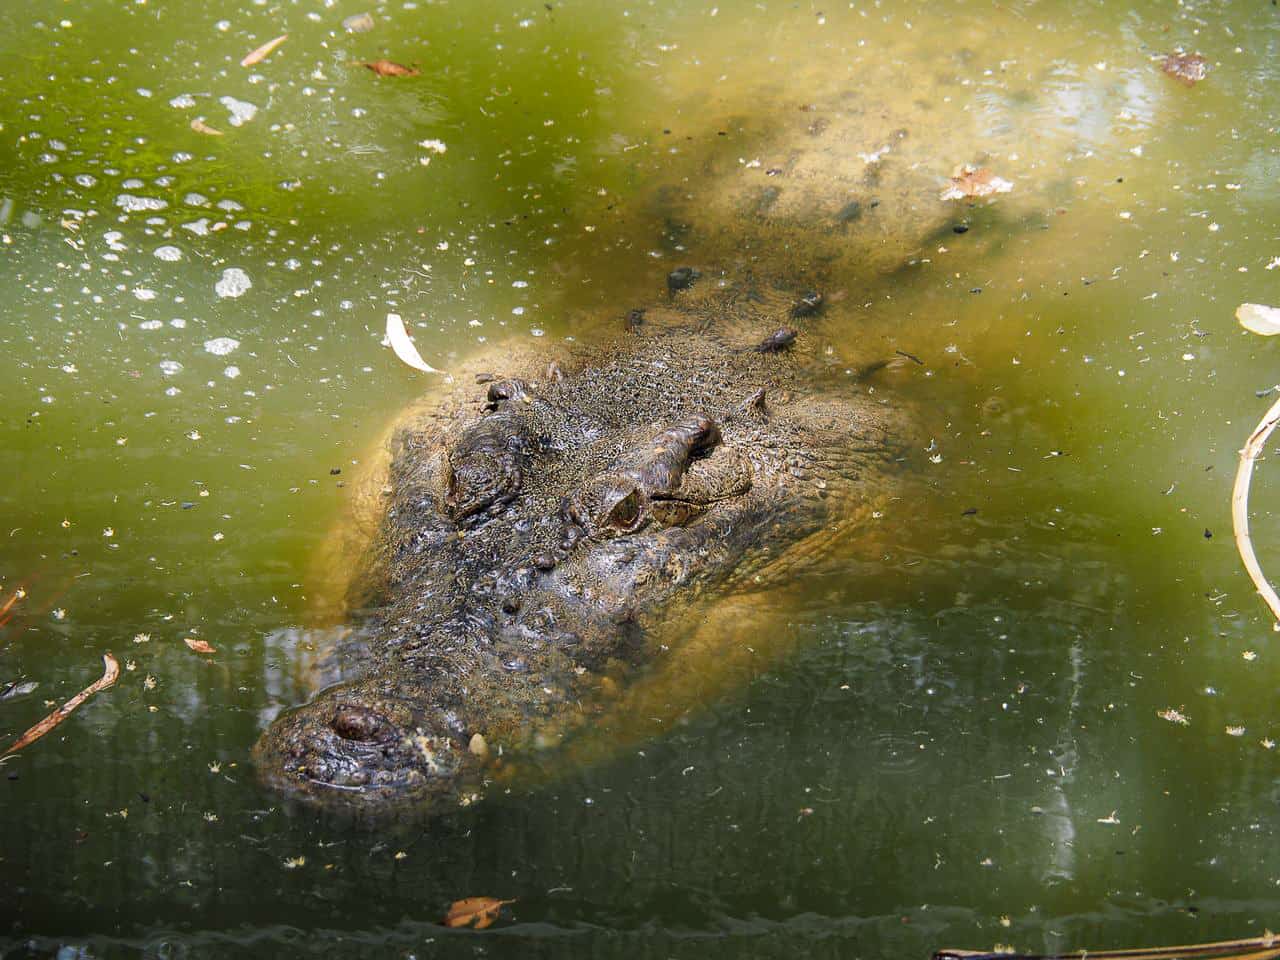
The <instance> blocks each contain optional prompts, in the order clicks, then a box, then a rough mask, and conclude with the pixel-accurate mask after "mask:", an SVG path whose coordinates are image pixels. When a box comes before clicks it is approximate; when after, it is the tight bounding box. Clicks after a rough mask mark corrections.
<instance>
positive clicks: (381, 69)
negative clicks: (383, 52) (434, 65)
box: [356, 60, 421, 77]
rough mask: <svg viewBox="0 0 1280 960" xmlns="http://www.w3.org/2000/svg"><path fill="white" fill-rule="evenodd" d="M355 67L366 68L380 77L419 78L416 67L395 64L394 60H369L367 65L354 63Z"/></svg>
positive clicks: (361, 62)
mask: <svg viewBox="0 0 1280 960" xmlns="http://www.w3.org/2000/svg"><path fill="white" fill-rule="evenodd" d="M356 66H357V67H368V68H369V69H370V70H372V71H373V72H374V73H376V74H377V75H378V76H380V77H417V76H421V74H420V73H419V71H418V68H417V67H406V66H405V65H404V64H403V63H396V62H395V61H394V60H370V61H368V62H367V63H366V62H363V61H360V62H357V63H356Z"/></svg>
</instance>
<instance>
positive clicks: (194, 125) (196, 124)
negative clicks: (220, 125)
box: [191, 117, 222, 137]
mask: <svg viewBox="0 0 1280 960" xmlns="http://www.w3.org/2000/svg"><path fill="white" fill-rule="evenodd" d="M191 129H192V130H194V131H195V132H196V133H203V134H207V135H208V136H210V137H220V136H222V131H221V130H215V129H214V128H213V127H211V126H209V125H208V124H207V123H205V122H204V121H203V120H201V119H200V118H199V117H196V118H195V119H194V120H192V121H191Z"/></svg>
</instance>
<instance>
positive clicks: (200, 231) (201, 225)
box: [182, 217, 209, 237]
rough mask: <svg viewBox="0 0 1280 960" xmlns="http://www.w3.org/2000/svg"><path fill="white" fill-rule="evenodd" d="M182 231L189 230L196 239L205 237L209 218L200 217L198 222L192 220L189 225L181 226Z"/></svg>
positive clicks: (207, 231)
mask: <svg viewBox="0 0 1280 960" xmlns="http://www.w3.org/2000/svg"><path fill="white" fill-rule="evenodd" d="M182 229H183V230H190V231H191V232H192V233H194V234H195V235H196V236H197V237H203V236H207V235H208V233H209V218H208V217H201V218H200V219H199V220H192V221H191V222H190V223H184V224H183V225H182Z"/></svg>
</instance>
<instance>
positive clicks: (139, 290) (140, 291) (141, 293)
mask: <svg viewBox="0 0 1280 960" xmlns="http://www.w3.org/2000/svg"><path fill="white" fill-rule="evenodd" d="M133 295H134V297H136V298H137V299H139V300H141V301H143V302H144V303H145V302H146V301H148V300H154V299H155V298H156V292H155V291H154V290H152V289H150V288H148V287H134V288H133Z"/></svg>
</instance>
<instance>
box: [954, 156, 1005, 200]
mask: <svg viewBox="0 0 1280 960" xmlns="http://www.w3.org/2000/svg"><path fill="white" fill-rule="evenodd" d="M1012 189H1013V184H1012V183H1011V182H1010V181H1008V180H1006V179H1004V178H1003V177H997V176H996V175H995V174H994V173H992V172H991V171H990V170H988V169H987V168H986V167H971V166H969V164H967V163H966V164H964V165H962V166H959V167H956V171H955V173H953V174H952V175H951V183H950V184H949V185H948V186H947V188H946V189H945V190H943V191H942V199H943V200H964V199H966V198H968V197H990V196H994V195H995V194H997V193H1008V192H1009V191H1010V190H1012Z"/></svg>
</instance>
